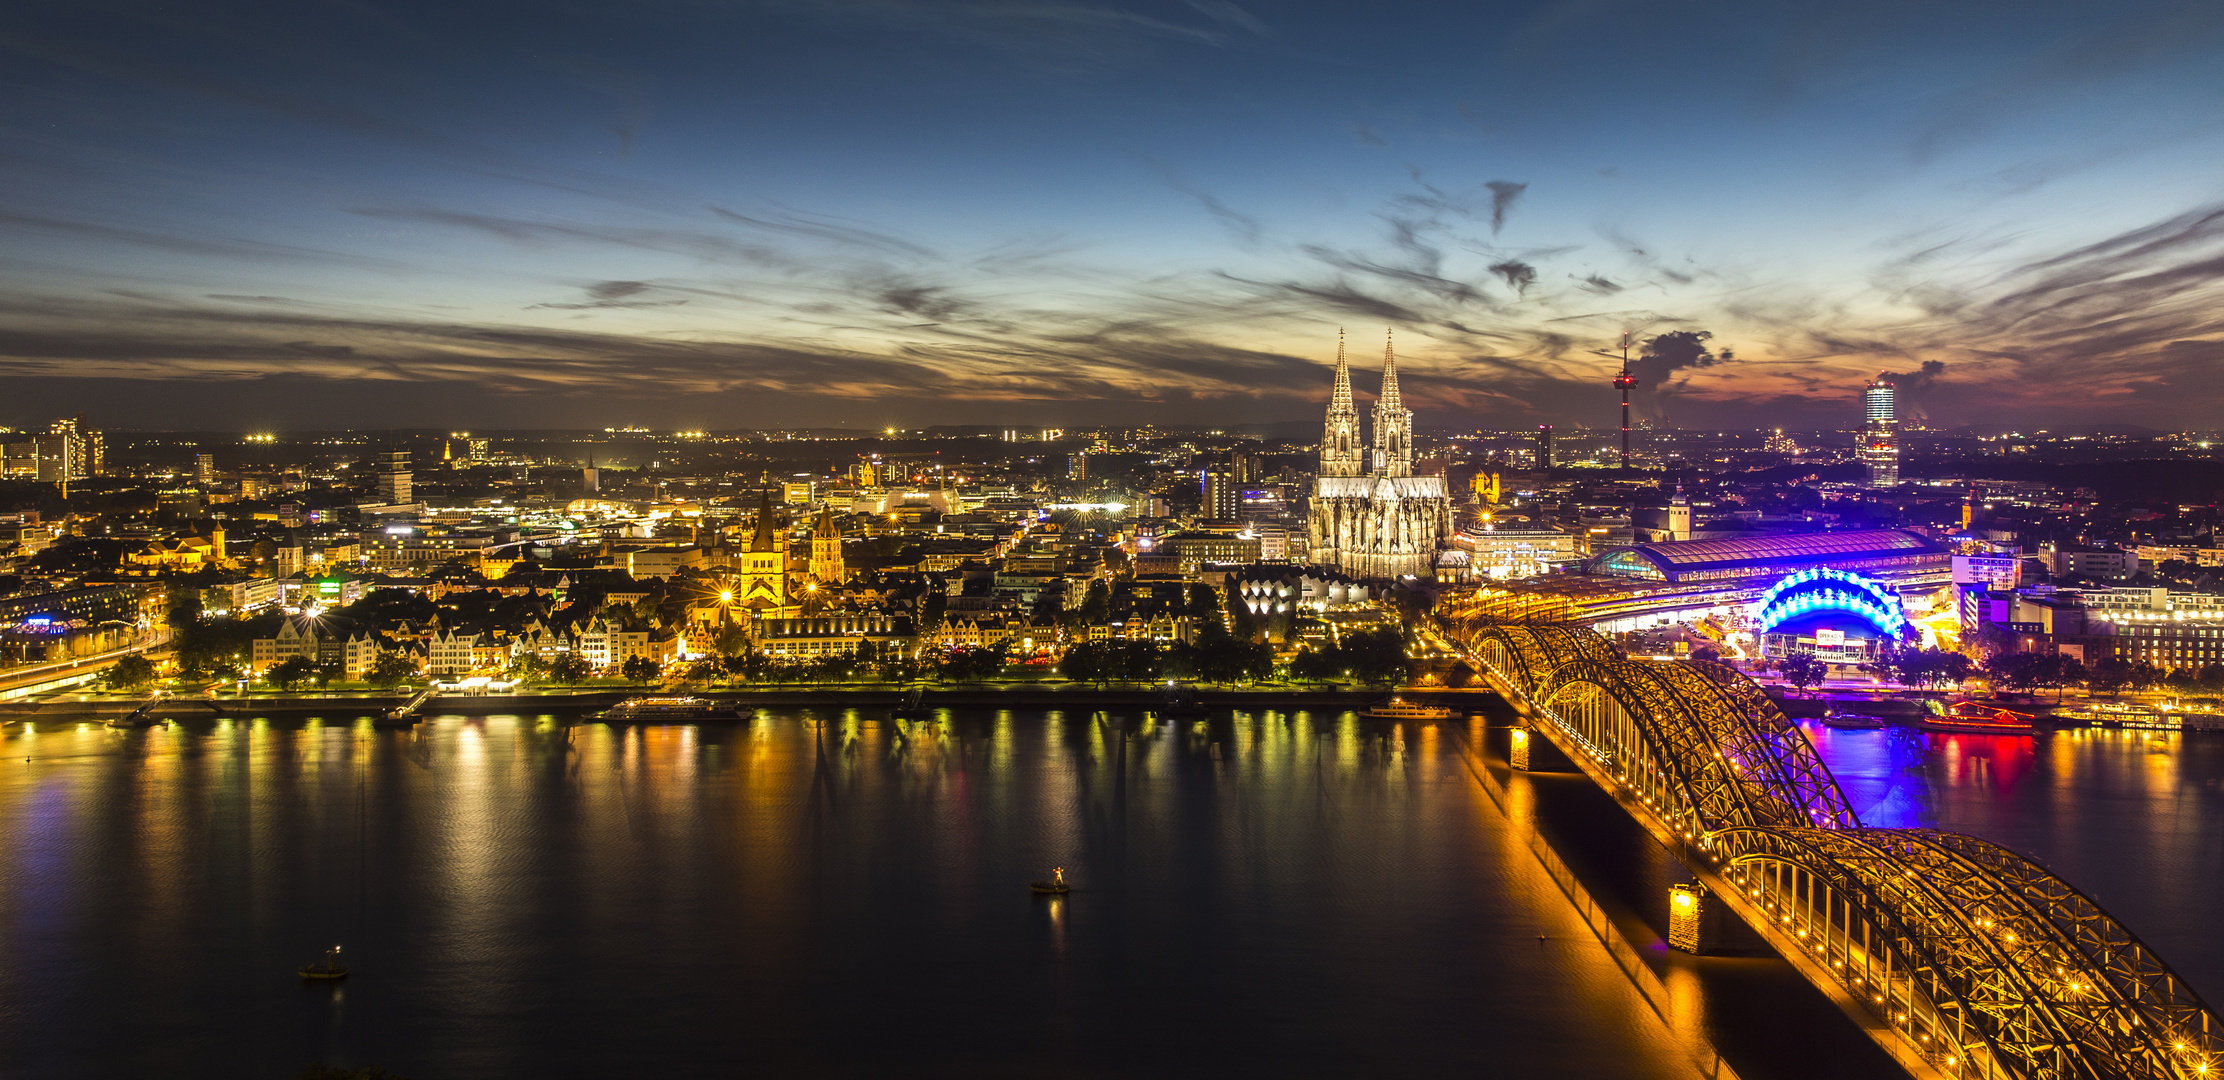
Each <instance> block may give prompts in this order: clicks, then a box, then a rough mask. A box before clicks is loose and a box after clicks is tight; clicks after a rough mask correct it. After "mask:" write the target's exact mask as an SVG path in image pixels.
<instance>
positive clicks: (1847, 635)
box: [1752, 568, 1909, 664]
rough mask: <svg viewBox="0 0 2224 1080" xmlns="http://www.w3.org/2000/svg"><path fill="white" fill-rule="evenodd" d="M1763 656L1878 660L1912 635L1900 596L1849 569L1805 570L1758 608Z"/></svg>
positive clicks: (1764, 595) (1755, 617) (1765, 596)
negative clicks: (1807, 654) (1793, 655)
mask: <svg viewBox="0 0 2224 1080" xmlns="http://www.w3.org/2000/svg"><path fill="white" fill-rule="evenodd" d="M1752 610H1753V620H1754V630H1755V632H1756V634H1757V635H1758V636H1759V638H1760V643H1761V654H1762V655H1764V656H1789V655H1791V654H1793V653H1812V654H1814V655H1815V656H1817V657H1820V658H1822V659H1823V660H1826V661H1829V662H1832V663H1844V664H1854V663H1862V662H1864V661H1868V660H1873V659H1875V658H1876V656H1877V654H1878V653H1879V652H1881V651H1882V650H1883V649H1884V648H1885V647H1887V646H1890V645H1895V644H1898V643H1899V642H1900V641H1901V640H1902V639H1903V638H1905V637H1906V636H1907V635H1908V632H1909V626H1908V621H1907V614H1906V612H1905V611H1903V610H1902V609H1901V607H1900V597H1899V594H1898V593H1895V592H1893V591H1892V590H1891V589H1890V588H1888V587H1886V586H1884V585H1881V584H1879V583H1877V582H1876V581H1874V580H1871V579H1869V578H1866V577H1863V576H1862V575H1860V574H1855V573H1851V572H1849V571H1845V570H1829V569H1820V568H1818V569H1813V570H1802V571H1800V572H1798V573H1796V574H1791V575H1789V576H1787V577H1785V578H1784V579H1783V580H1782V581H1779V582H1777V583H1776V584H1774V585H1771V586H1769V588H1768V591H1766V592H1763V593H1762V594H1761V598H1760V599H1759V600H1757V601H1755V602H1754V604H1753V609H1752Z"/></svg>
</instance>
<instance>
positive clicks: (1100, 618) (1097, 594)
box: [1081, 578, 1112, 626]
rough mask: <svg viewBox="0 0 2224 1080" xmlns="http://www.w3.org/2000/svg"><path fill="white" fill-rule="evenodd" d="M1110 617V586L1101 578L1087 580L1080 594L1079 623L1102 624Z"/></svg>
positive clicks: (1085, 624) (1087, 624) (1084, 624)
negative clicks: (1086, 588) (1083, 590)
mask: <svg viewBox="0 0 2224 1080" xmlns="http://www.w3.org/2000/svg"><path fill="white" fill-rule="evenodd" d="M1111 617H1112V586H1111V585H1109V584H1107V583H1106V582H1105V580H1104V579H1103V578H1097V579H1095V580H1094V581H1091V582H1089V589H1088V591H1087V592H1085V593H1083V594H1082V595H1081V625H1083V626H1103V625H1104V624H1105V622H1106V620H1109V619H1110V618H1111Z"/></svg>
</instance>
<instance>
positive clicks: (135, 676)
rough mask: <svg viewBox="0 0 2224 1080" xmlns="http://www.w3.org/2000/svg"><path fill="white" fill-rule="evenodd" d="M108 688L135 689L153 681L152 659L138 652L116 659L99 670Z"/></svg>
mask: <svg viewBox="0 0 2224 1080" xmlns="http://www.w3.org/2000/svg"><path fill="white" fill-rule="evenodd" d="M101 681H102V682H104V683H106V684H107V685H108V688H109V689H110V690H137V689H140V688H142V687H144V686H146V685H147V684H148V683H151V682H153V681H154V661H152V660H149V659H147V658H146V657H144V656H141V655H139V654H138V653H132V654H131V655H129V656H126V657H122V658H120V659H118V660H117V661H116V662H115V663H113V664H111V665H109V666H108V670H107V671H104V672H101Z"/></svg>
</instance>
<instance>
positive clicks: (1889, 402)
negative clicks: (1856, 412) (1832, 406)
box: [1859, 371, 1900, 489]
mask: <svg viewBox="0 0 2224 1080" xmlns="http://www.w3.org/2000/svg"><path fill="white" fill-rule="evenodd" d="M1897 395H1898V389H1897V388H1896V387H1894V386H1893V385H1892V384H1891V383H1889V382H1886V381H1885V379H1884V373H1883V372H1881V371H1880V372H1877V377H1876V378H1874V379H1871V380H1869V385H1868V386H1866V387H1864V388H1863V389H1862V391H1861V412H1862V425H1861V451H1860V455H1859V456H1860V458H1861V463H1862V464H1863V465H1866V466H1868V469H1869V486H1870V487H1872V488H1879V489H1889V488H1896V487H1898V486H1900V422H1899V418H1898V416H1897V415H1896V410H1895V408H1894V406H1895V401H1894V398H1895V397H1896V396H1897Z"/></svg>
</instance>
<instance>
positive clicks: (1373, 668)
mask: <svg viewBox="0 0 2224 1080" xmlns="http://www.w3.org/2000/svg"><path fill="white" fill-rule="evenodd" d="M1342 652H1343V654H1344V656H1343V658H1344V666H1345V669H1346V670H1348V671H1349V672H1350V673H1351V677H1352V678H1355V679H1358V680H1359V681H1360V682H1363V683H1374V684H1377V685H1382V684H1390V683H1402V682H1404V681H1405V679H1406V676H1407V674H1408V672H1409V668H1408V665H1407V662H1406V655H1405V638H1404V636H1403V635H1401V634H1400V633H1399V632H1398V631H1396V630H1391V629H1387V628H1385V629H1381V630H1362V631H1360V632H1359V633H1356V634H1353V635H1351V636H1350V637H1347V638H1345V639H1344V644H1343V648H1342Z"/></svg>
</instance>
